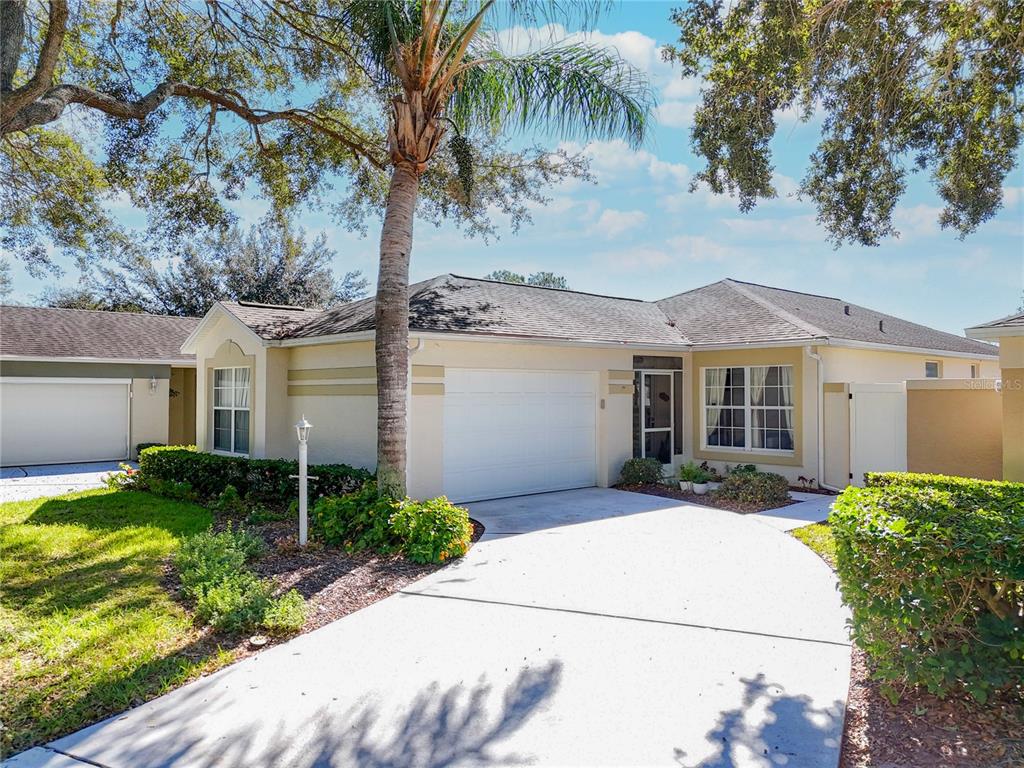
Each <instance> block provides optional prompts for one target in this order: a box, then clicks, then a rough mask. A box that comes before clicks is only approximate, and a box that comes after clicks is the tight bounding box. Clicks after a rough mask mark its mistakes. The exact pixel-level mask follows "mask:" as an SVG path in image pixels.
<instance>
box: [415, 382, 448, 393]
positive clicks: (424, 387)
mask: <svg viewBox="0 0 1024 768" xmlns="http://www.w3.org/2000/svg"><path fill="white" fill-rule="evenodd" d="M412 393H413V394H414V395H443V394H444V384H413V385H412Z"/></svg>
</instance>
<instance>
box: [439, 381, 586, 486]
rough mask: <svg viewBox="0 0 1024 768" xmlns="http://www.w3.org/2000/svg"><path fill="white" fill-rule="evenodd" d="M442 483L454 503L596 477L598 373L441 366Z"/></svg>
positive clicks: (577, 483)
mask: <svg viewBox="0 0 1024 768" xmlns="http://www.w3.org/2000/svg"><path fill="white" fill-rule="evenodd" d="M444 388H445V394H444V489H445V494H446V495H447V496H448V497H449V498H450V499H452V500H455V501H473V500H475V499H494V498H500V497H502V496H516V495H519V494H524V493H540V492H542V491H558V490H563V489H567V488H585V487H588V486H591V485H594V484H596V482H597V374H595V373H585V372H584V373H581V372H575V371H492V370H471V369H459V368H447V369H445V378H444Z"/></svg>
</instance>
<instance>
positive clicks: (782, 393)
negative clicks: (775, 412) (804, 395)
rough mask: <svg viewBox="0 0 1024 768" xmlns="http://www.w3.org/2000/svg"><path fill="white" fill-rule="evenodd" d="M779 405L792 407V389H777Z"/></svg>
mask: <svg viewBox="0 0 1024 768" xmlns="http://www.w3.org/2000/svg"><path fill="white" fill-rule="evenodd" d="M779 405H793V388H792V387H781V388H780V389H779Z"/></svg>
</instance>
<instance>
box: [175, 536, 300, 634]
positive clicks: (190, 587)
mask: <svg viewBox="0 0 1024 768" xmlns="http://www.w3.org/2000/svg"><path fill="white" fill-rule="evenodd" d="M263 548H264V544H263V540H262V539H260V538H259V537H257V536H255V535H253V534H251V533H249V532H247V531H245V530H233V529H231V528H229V529H228V530H226V531H222V532H220V533H213V532H212V531H207V532H205V533H198V534H195V535H194V536H189V537H188V538H186V539H185V540H184V541H183V542H182V544H181V548H180V549H179V550H178V552H177V554H176V555H175V558H174V564H175V566H176V567H177V569H178V574H179V577H180V579H181V587H182V590H183V591H184V593H185V595H186V596H187V597H188V598H189V599H191V600H193V601H194V602H195V612H196V618H197V619H198V620H199V621H201V622H202V623H203V624H208V625H209V626H211V627H213V628H215V629H219V630H223V631H226V632H249V631H252V630H253V629H256V628H259V629H263V630H265V631H267V632H270V633H272V634H282V633H289V632H297V631H298V630H300V629H302V625H303V624H304V623H305V621H306V602H305V600H304V599H303V597H302V595H300V594H299V593H298V592H297V591H295V590H294V589H292V590H289V591H288V592H286V593H285V594H283V595H281V596H280V597H274V583H273V581H272V580H270V579H261V578H259V577H258V576H257V575H256V574H255V573H253V572H252V571H251V570H250V569H249V567H248V565H247V564H248V563H249V562H251V561H252V560H254V559H255V558H256V557H258V556H259V555H260V554H261V553H262V552H263Z"/></svg>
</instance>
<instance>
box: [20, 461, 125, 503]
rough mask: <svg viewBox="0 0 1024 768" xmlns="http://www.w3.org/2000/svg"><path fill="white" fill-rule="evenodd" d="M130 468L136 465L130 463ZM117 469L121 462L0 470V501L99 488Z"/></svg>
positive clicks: (50, 465) (49, 465)
mask: <svg viewBox="0 0 1024 768" xmlns="http://www.w3.org/2000/svg"><path fill="white" fill-rule="evenodd" d="M132 466H133V467H137V466H138V465H137V464H134V463H133V464H132ZM120 468H121V463H120V462H117V461H97V462H91V463H88V464H41V465H36V466H31V467H3V468H2V469H0V502H4V501H23V500H26V499H38V498H39V497H41V496H60V495H61V494H64V493H71V492H72V491H86V490H89V489H90V488H103V487H104V486H103V478H104V477H106V476H107V475H109V474H110V473H111V472H117V471H119V470H120Z"/></svg>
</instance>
